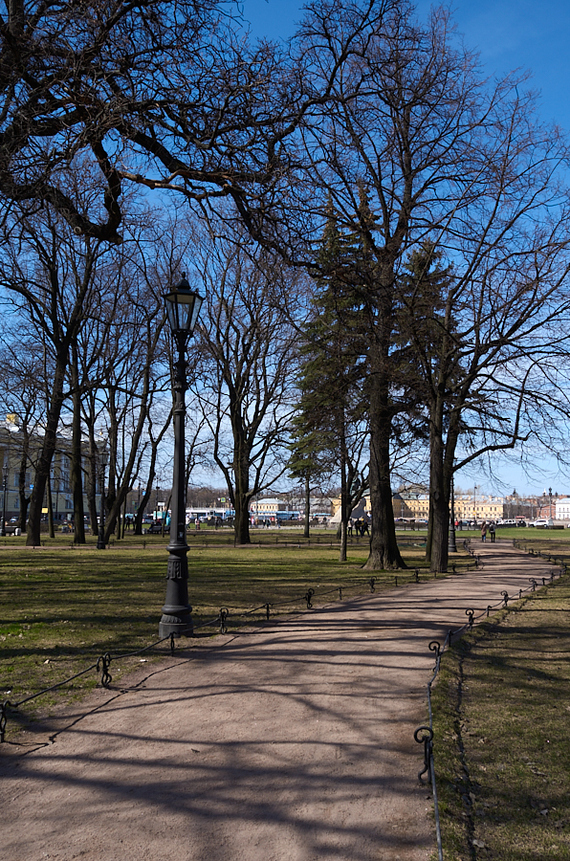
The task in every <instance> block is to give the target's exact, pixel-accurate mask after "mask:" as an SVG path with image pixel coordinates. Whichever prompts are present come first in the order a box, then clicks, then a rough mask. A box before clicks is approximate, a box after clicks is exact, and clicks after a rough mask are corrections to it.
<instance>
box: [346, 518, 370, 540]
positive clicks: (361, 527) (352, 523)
mask: <svg viewBox="0 0 570 861" xmlns="http://www.w3.org/2000/svg"><path fill="white" fill-rule="evenodd" d="M354 530H356V535H359V536H360V537H361V538H362V537H363V536H364V535H370V530H369V528H368V521H367V520H364V519H361V518H360V517H359V518H358V519H357V520H353V519H352V517H351V518H350V520H349V521H348V530H347V532H348V534H349V535H352V534H353V532H354Z"/></svg>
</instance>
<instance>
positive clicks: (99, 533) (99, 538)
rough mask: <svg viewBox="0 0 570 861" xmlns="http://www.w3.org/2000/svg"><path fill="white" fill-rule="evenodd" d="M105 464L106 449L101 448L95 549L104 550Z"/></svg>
mask: <svg viewBox="0 0 570 861" xmlns="http://www.w3.org/2000/svg"><path fill="white" fill-rule="evenodd" d="M106 466H107V451H106V449H104V448H102V449H101V457H100V459H99V493H100V494H101V514H100V517H99V529H98V530H97V550H106V545H105V467H106Z"/></svg>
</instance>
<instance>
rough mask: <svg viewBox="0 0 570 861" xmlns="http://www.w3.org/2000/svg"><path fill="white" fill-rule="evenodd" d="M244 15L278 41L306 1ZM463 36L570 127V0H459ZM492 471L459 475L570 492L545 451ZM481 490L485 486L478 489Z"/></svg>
mask: <svg viewBox="0 0 570 861" xmlns="http://www.w3.org/2000/svg"><path fill="white" fill-rule="evenodd" d="M242 5H243V12H244V17H245V18H246V19H247V20H249V21H250V22H251V24H252V32H253V35H254V36H259V37H260V36H267V37H269V38H272V39H280V38H287V37H288V36H291V35H293V33H294V32H295V28H296V23H297V22H298V21H299V20H300V19H301V17H302V15H303V12H302V6H303V4H302V3H297V2H295V0H242ZM432 5H433V4H432V3H430V2H428V0H420V2H417V3H416V4H415V7H416V11H417V15H418V17H419V19H420V21H421V20H424V21H425V20H426V19H427V16H428V14H429V10H430V8H431V6H432ZM451 11H452V19H453V21H454V23H455V25H456V29H457V36H458V37H459V36H463V38H464V41H465V44H466V46H467V47H468V48H470V49H473V50H476V51H477V52H478V53H479V55H480V58H481V63H482V67H483V71H484V73H485V74H487V75H489V76H491V77H493V76H494V75H499V76H502V75H505V74H506V73H508V72H510V71H513V70H515V69H521V70H526V71H529V72H530V73H531V75H532V77H531V80H530V81H529V83H528V86H529V87H530V88H532V89H535V90H538V91H539V93H540V107H539V113H540V116H541V117H542V119H544V120H545V121H548V122H556V123H557V124H559V125H560V126H561V127H562V128H563V129H564V130H565V131H567V132H568V133H570V92H569V85H570V49H569V44H568V40H569V36H570V3H569V2H568V0H541V2H540V3H537V2H536V0H532V2H531V0H476V2H473V0H461V2H457V3H455V4H451ZM494 472H495V473H496V474H497V475H498V476H500V478H501V479H502V481H489V480H488V479H487V478H486V476H485V475H484V474H482V473H481V472H480V470H479V469H478V468H477V466H474V467H473V468H472V469H471V470H470V471H468V472H464V473H463V474H460V475H459V476H458V480H457V481H458V484H459V485H461V486H462V487H463V488H464V489H467V488H469V487H473V485H474V484H476V485H478V486H480V487H482V488H483V489H484V491H485V492H496V493H499V494H504V493H510V492H512V490H513V488H516V490H517V492H518V493H521V494H525V493H529V494H530V493H542V492H543V490H544V489H545V488H546V489H547V488H548V487H549V486H552V488H553V490H554V491H558V492H559V493H566V492H568V493H569V494H570V477H569V478H568V479H565V478H564V477H563V476H561V475H559V474H558V473H557V471H556V468H555V465H554V462H553V461H552V460H551V459H549V458H548V457H547V456H544V455H541V456H540V458H539V459H538V463H537V465H536V467H535V468H533V469H532V470H531V471H530V474H529V475H527V474H526V473H525V471H524V470H523V469H522V467H521V466H520V464H518V463H517V456H516V455H511V456H510V458H509V459H507V458H504V459H503V460H500V459H496V460H495V463H494ZM479 492H481V491H479Z"/></svg>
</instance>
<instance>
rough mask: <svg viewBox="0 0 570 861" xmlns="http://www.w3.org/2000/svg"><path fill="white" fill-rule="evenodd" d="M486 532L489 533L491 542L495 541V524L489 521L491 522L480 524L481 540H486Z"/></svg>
mask: <svg viewBox="0 0 570 861" xmlns="http://www.w3.org/2000/svg"><path fill="white" fill-rule="evenodd" d="M487 533H488V534H489V538H490V539H491V544H494V542H495V524H494V523H493V522H492V521H491V523H489V524H487V523H483V524H482V525H481V541H486V540H487Z"/></svg>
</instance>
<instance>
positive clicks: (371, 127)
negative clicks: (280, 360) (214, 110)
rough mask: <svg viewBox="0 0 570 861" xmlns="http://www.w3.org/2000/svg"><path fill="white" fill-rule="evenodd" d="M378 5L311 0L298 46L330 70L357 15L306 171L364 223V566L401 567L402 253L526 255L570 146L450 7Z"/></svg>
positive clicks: (483, 259)
mask: <svg viewBox="0 0 570 861" xmlns="http://www.w3.org/2000/svg"><path fill="white" fill-rule="evenodd" d="M373 5H374V6H375V7H376V8H377V9H380V8H381V7H382V11H383V15H382V18H381V20H379V19H378V18H376V19H375V20H374V22H373V24H372V25H369V24H368V20H367V17H366V16H367V14H368V10H369V6H370V4H367V3H363V4H352V3H342V4H337V3H319V4H316V3H313V4H311V5H310V6H309V13H308V16H307V18H306V20H305V22H304V26H303V29H302V33H301V37H302V40H303V41H302V43H301V44H302V46H303V51H304V56H305V57H312V58H313V59H314V62H313V65H312V67H311V68H312V69H313V70H314V74H315V75H318V74H319V72H318V70H317V62H318V63H319V64H320V65H319V68H322V69H323V73H322V74H323V81H324V80H326V79H328V78H329V74H330V69H331V68H332V66H333V65H334V64H335V62H336V57H337V53H338V48H339V46H340V41H341V36H340V34H341V33H342V32H343V30H344V29H345V27H348V28H349V29H350V30H351V31H353V32H354V31H355V29H356V26H355V25H356V21H357V20H359V21H361V22H362V27H361V29H360V31H359V33H360V41H359V46H358V47H359V50H357V46H356V43H354V44H353V49H354V50H353V54H352V56H351V57H350V59H349V60H348V61H347V62H346V63H345V64H344V65H343V69H342V74H339V75H337V76H336V77H335V81H334V84H333V86H332V88H331V90H330V98H329V100H328V101H326V102H325V103H324V104H323V105H322V106H319V107H318V108H316V109H315V110H314V111H312V112H311V113H310V114H307V116H306V124H305V147H306V152H307V154H308V155H309V156H310V159H311V174H310V182H311V183H313V184H314V183H315V182H317V183H318V184H319V185H320V186H321V188H322V189H323V199H324V196H325V194H326V195H327V196H330V198H331V199H332V201H333V204H334V208H335V210H336V212H338V213H339V214H340V226H341V229H344V230H346V231H351V232H353V233H355V234H357V235H360V236H361V237H362V243H363V247H364V248H366V250H367V254H368V262H367V267H366V268H363V271H362V284H363V289H365V290H366V291H367V294H368V296H367V303H366V304H367V308H366V312H365V314H366V317H367V319H368V323H367V325H368V331H369V339H370V349H369V375H370V433H371V446H370V493H371V505H372V519H373V530H372V540H371V551H370V556H369V559H368V562H367V567H369V568H393V567H398V566H401V565H402V564H403V561H402V559H401V556H400V554H399V552H398V549H397V544H396V540H395V529H394V517H393V511H392V504H391V486H390V478H391V472H390V441H391V437H392V420H393V415H394V412H393V403H392V396H393V394H394V391H395V388H394V386H395V383H394V381H395V376H394V372H395V367H394V362H393V351H394V342H395V338H396V336H397V332H396V328H395V326H396V324H395V312H396V308H397V305H398V302H399V295H398V284H399V274H400V273H401V271H402V267H403V264H404V261H405V259H406V257H407V254H408V252H409V251H410V250H411V249H412V248H414V247H418V245H419V244H420V243H421V242H422V241H423V240H424V239H426V238H429V237H431V238H432V240H433V241H435V242H436V243H437V244H438V245H440V246H442V247H443V249H444V251H445V254H446V255H447V256H448V257H449V259H452V260H453V262H454V264H455V266H456V269H458V270H459V281H460V282H461V286H462V288H463V289H466V288H467V287H468V286H469V284H471V283H472V282H473V279H479V278H480V277H481V278H482V277H483V272H488V273H490V272H492V271H493V266H494V267H495V270H494V271H495V274H496V276H497V277H498V276H499V273H500V270H501V265H505V266H506V265H507V261H508V262H509V264H510V266H509V271H512V267H513V265H514V264H515V261H516V258H517V255H518V254H520V253H521V252H522V253H525V254H527V259H528V260H530V259H531V257H532V250H533V249H536V248H537V245H536V236H535V235H534V233H533V230H532V227H531V225H532V223H533V221H534V219H537V218H538V219H540V218H541V217H542V216H544V215H546V213H547V212H548V210H549V208H550V207H552V206H554V207H556V208H557V209H558V211H559V212H560V204H561V199H562V197H561V192H560V189H559V187H558V185H557V181H556V179H557V172H558V171H559V170H560V169H561V167H562V166H563V164H564V160H565V158H566V154H567V150H566V144H565V142H564V141H563V140H562V139H561V135H560V133H559V132H558V131H557V130H556V129H546V128H541V127H540V126H539V125H538V124H537V123H536V122H535V120H534V119H533V99H532V96H531V95H529V94H527V93H525V92H524V78H521V77H515V76H510V77H508V78H507V79H505V80H502V81H499V82H498V83H496V84H495V85H494V86H493V85H490V84H488V83H487V82H485V81H483V80H482V79H481V77H480V75H479V71H478V68H477V60H476V58H475V57H474V56H472V55H470V54H469V53H468V52H467V51H464V50H462V49H460V48H455V47H454V46H453V45H452V43H451V40H450V37H449V33H448V25H449V22H448V16H447V13H445V12H443V11H441V10H436V11H435V12H434V13H433V14H432V16H431V18H430V21H429V24H428V26H427V27H425V28H422V27H420V26H419V25H418V24H417V22H416V21H415V20H414V18H413V16H412V13H411V9H410V7H409V6H408V5H407V4H404V3H398V4H381V3H376V4H373ZM315 70H316V71H315ZM322 213H323V218H324V215H325V206H324V205H323V207H322ZM558 241H559V240H558V239H557V240H556V241H555V243H556V242H558ZM501 260H502V261H504V264H501ZM487 280H488V279H487ZM494 281H495V283H496V278H495V279H494ZM480 295H481V296H483V294H480ZM474 337H476V336H475V335H474ZM447 500H448V497H447V495H446V496H445V498H444V502H443V503H442V505H443V504H444V503H447Z"/></svg>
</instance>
